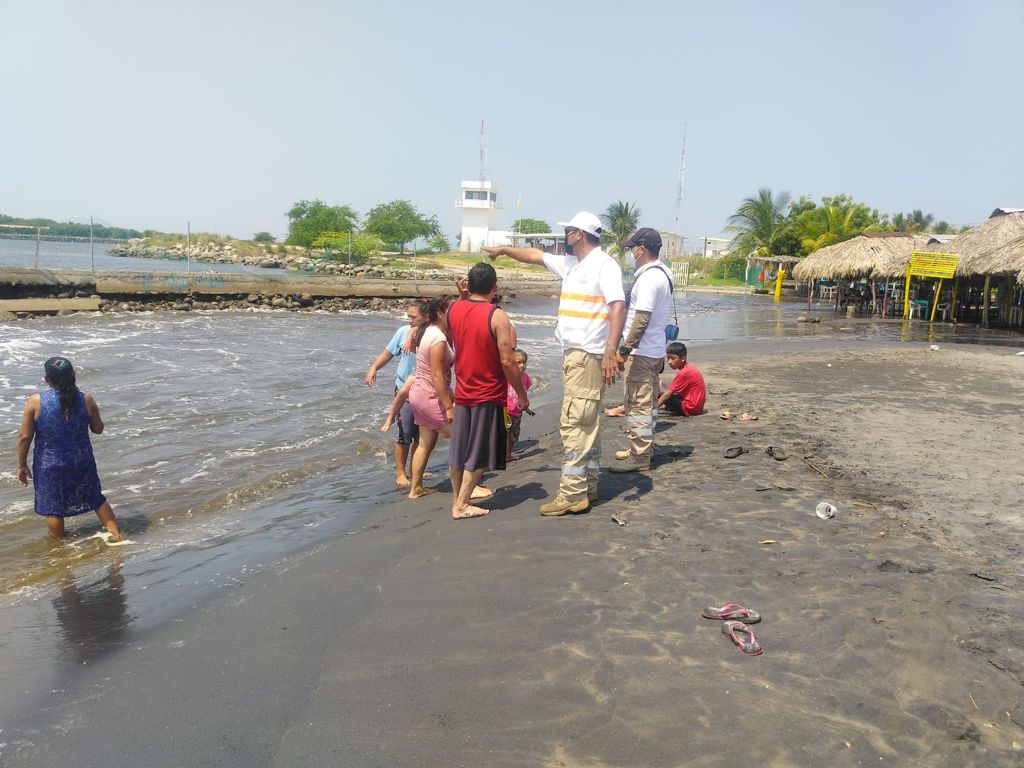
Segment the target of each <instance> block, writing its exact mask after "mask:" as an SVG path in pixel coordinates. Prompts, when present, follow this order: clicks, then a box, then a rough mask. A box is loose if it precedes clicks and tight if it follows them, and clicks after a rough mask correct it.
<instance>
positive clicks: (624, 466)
mask: <svg viewBox="0 0 1024 768" xmlns="http://www.w3.org/2000/svg"><path fill="white" fill-rule="evenodd" d="M616 458H617V457H616ZM650 468H651V459H650V457H648V456H632V455H630V456H627V457H626V458H625V459H620V460H618V461H613V462H612V465H611V466H610V467H609V469H610V470H611V471H612V472H646V471H648V470H649V469H650Z"/></svg>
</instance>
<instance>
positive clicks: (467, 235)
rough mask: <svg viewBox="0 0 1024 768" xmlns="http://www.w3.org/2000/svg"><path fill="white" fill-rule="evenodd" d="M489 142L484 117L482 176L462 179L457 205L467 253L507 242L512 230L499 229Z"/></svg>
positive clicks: (462, 247)
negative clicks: (488, 162)
mask: <svg viewBox="0 0 1024 768" xmlns="http://www.w3.org/2000/svg"><path fill="white" fill-rule="evenodd" d="M486 153H487V149H486V144H485V143H484V123H483V120H481V121H480V178H479V179H475V180H464V181H462V182H460V184H459V187H460V190H459V192H460V194H459V199H458V200H456V201H455V207H456V208H461V209H462V232H461V234H460V235H459V250H460V251H462V252H463V253H472V252H473V251H479V250H480V249H481V248H482V247H483V246H485V245H507V244H509V243H510V242H511V240H512V233H511V232H506V231H502V230H498V229H497V224H498V211H499V210H500V209H501V206H500V205H499V204H498V187H497V185H496V184H495V183H494V182H493V181H491V180H490V179H488V178H487V172H486V168H485V160H486Z"/></svg>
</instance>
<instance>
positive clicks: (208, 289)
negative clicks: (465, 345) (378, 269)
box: [0, 267, 558, 301]
mask: <svg viewBox="0 0 1024 768" xmlns="http://www.w3.org/2000/svg"><path fill="white" fill-rule="evenodd" d="M456 277H457V276H456V275H454V274H453V275H452V276H451V277H450V278H449V279H445V280H441V279H437V278H436V277H432V278H430V279H425V278H420V277H418V276H416V275H415V273H410V275H409V277H408V278H403V279H398V280H395V279H382V278H357V277H350V276H343V275H306V274H270V275H265V274H249V273H227V272H192V273H185V272H156V271H154V272H139V271H131V272H129V271H115V270H100V271H97V272H92V271H90V270H80V269H27V268H17V267H0V298H7V299H22V298H30V297H43V296H52V295H54V294H57V295H59V294H62V293H70V294H72V295H76V294H77V295H81V294H82V292H87V295H93V294H95V295H98V296H100V297H105V296H116V297H121V298H124V297H136V298H137V299H138V300H140V301H142V300H145V299H146V297H168V296H188V295H206V296H248V295H252V294H255V295H258V296H268V295H273V296H311V297H317V298H325V297H331V298H382V299H383V298H417V297H422V296H436V295H438V294H442V293H454V292H455V285H454V281H455V279H456ZM500 290H501V292H502V293H503V294H504V295H522V296H548V295H551V294H553V293H557V292H558V281H557V279H554V280H552V279H543V278H542V279H538V278H522V277H515V276H510V275H504V276H502V278H501V289H500Z"/></svg>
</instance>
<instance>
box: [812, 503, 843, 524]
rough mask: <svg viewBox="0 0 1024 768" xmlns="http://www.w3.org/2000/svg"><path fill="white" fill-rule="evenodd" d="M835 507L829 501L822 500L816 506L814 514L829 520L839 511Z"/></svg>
mask: <svg viewBox="0 0 1024 768" xmlns="http://www.w3.org/2000/svg"><path fill="white" fill-rule="evenodd" d="M838 511H839V510H837V509H836V508H835V507H833V506H832V505H831V504H829V503H828V502H827V501H823V502H821V503H820V504H819V505H818V506H817V507H815V508H814V514H816V515H817V516H818V517H820V518H821V519H822V520H829V519H831V518H833V517H835V516H836V512H838Z"/></svg>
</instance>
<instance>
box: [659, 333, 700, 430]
mask: <svg viewBox="0 0 1024 768" xmlns="http://www.w3.org/2000/svg"><path fill="white" fill-rule="evenodd" d="M666 353H667V361H668V367H669V368H671V369H672V370H674V371H678V373H677V374H676V375H675V378H673V379H672V383H671V384H669V387H668V389H667V390H665V391H664V392H663V393H662V395H661V397H659V398H658V407H659V408H664V409H665V410H667V411H668V412H669V413H674V414H675V415H676V416H697V415H698V414H701V413H704V400H705V399H706V398H707V388H706V387H705V386H704V376H703V375H702V374H701V372H700V370H699V369H698V368H697V366H695V365H689V364H688V363H687V362H686V345H685V344H683V342H681V341H673V342H672V343H671V344H669V345H668V348H667V349H666Z"/></svg>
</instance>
